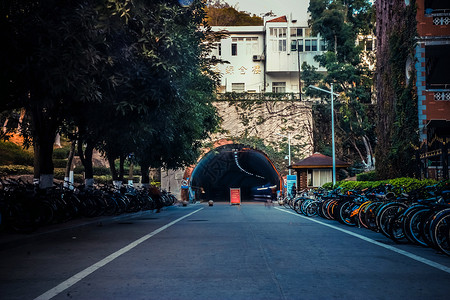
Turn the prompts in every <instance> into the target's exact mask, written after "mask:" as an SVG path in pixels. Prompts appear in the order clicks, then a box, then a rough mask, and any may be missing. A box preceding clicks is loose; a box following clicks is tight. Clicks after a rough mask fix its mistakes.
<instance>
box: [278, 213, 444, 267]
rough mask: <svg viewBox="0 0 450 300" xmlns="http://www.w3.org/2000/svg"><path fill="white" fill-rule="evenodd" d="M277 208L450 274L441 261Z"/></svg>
mask: <svg viewBox="0 0 450 300" xmlns="http://www.w3.org/2000/svg"><path fill="white" fill-rule="evenodd" d="M275 209H278V210H279V211H282V212H285V213H288V214H292V215H294V216H297V217H301V218H303V219H306V220H309V221H311V222H316V223H318V224H321V225H324V226H327V227H330V228H333V229H335V230H338V231H341V232H343V233H346V234H349V235H351V236H354V237H356V238H358V239H361V240H363V241H366V242H369V243H372V244H374V245H377V246H380V247H383V248H385V249H388V250H391V251H393V252H396V253H398V254H401V255H404V256H406V257H409V258H411V259H414V260H416V261H418V262H421V263H424V264H426V265H429V266H431V267H433V268H436V269H439V270H441V271H444V272H446V273H449V274H450V268H449V267H446V266H444V265H441V264H439V263H437V262H434V261H432V260H429V259H426V258H423V257H421V256H418V255H415V254H412V253H410V252H408V251H404V250H401V249H398V248H395V247H392V246H390V245H386V244H383V243H380V242H377V241H375V240H372V239H371V238H368V237H365V236H363V235H360V234H357V233H354V232H351V231H349V230H346V229H342V228H339V227H336V226H334V225H330V224H327V223H324V222H321V221H318V220H315V219H312V218H308V217H305V216H302V215H299V214H297V213H294V212H291V211H288V210H285V209H281V208H279V207H275Z"/></svg>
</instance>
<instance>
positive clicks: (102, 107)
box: [0, 0, 218, 174]
mask: <svg viewBox="0 0 450 300" xmlns="http://www.w3.org/2000/svg"><path fill="white" fill-rule="evenodd" d="M4 2H5V3H3V4H2V10H1V12H0V13H1V16H0V17H1V18H0V27H1V28H2V30H1V32H0V34H1V38H2V42H3V44H4V45H5V47H4V48H2V51H4V52H2V54H3V55H2V56H1V58H0V86H1V87H2V88H1V89H0V98H1V99H2V101H1V102H0V112H1V113H3V112H6V111H8V112H9V111H12V110H14V109H21V108H25V110H26V112H27V115H26V116H25V118H24V121H23V123H22V128H23V134H25V137H26V138H27V141H28V142H31V141H33V142H34V143H35V146H36V147H35V149H36V152H37V153H39V154H40V155H39V161H38V169H37V170H36V172H37V173H45V174H51V173H52V172H53V168H52V163H51V159H52V156H51V154H52V149H53V148H52V145H53V141H54V136H55V134H56V132H57V131H60V130H62V131H63V133H64V132H65V133H70V134H71V135H73V138H74V139H78V141H79V144H80V145H93V146H94V147H95V148H97V149H99V150H101V151H102V152H103V153H106V154H107V156H108V157H109V158H111V159H115V158H117V157H126V156H128V155H129V154H130V153H133V152H134V153H135V155H136V160H138V161H141V162H142V161H144V160H145V163H146V164H147V165H148V164H150V165H152V166H156V167H158V166H162V165H165V166H168V167H177V166H182V165H187V164H190V163H192V162H195V160H196V158H197V156H198V153H199V149H200V146H201V145H200V142H199V141H200V140H202V139H204V138H205V137H207V136H208V134H209V133H210V132H212V131H214V130H215V129H216V126H217V124H218V117H217V115H216V111H215V108H214V107H213V106H212V104H211V101H212V100H213V99H214V91H215V84H216V79H217V77H216V75H215V74H213V73H211V72H210V71H208V70H209V69H210V68H209V64H210V63H211V60H210V59H207V58H206V56H207V50H208V49H210V46H211V43H212V41H213V39H209V40H208V39H207V38H208V37H211V36H213V34H211V30H210V28H209V26H208V25H207V24H204V23H202V22H203V20H204V18H205V12H204V10H203V8H204V1H194V3H193V5H192V6H190V7H189V8H181V7H180V6H179V5H178V4H177V3H176V1H165V0H155V1H144V0H136V1H122V0H108V1H101V0H88V1H85V2H83V3H81V2H79V1H63V2H62V3H61V2H60V1H55V0H49V1H25V0H19V1H15V0H7V1H4ZM202 24H203V25H205V26H204V27H203V28H202V29H200V25H202ZM2 117H3V114H2ZM74 128H77V129H78V131H77V132H76V134H74V132H75V130H74ZM38 150H39V151H38ZM59 151H60V150H57V151H56V153H55V157H57V158H61V159H62V158H66V157H67V156H65V157H62V156H63V154H62V153H59ZM63 151H64V150H61V152H63ZM80 154H81V153H80ZM87 170H89V167H87Z"/></svg>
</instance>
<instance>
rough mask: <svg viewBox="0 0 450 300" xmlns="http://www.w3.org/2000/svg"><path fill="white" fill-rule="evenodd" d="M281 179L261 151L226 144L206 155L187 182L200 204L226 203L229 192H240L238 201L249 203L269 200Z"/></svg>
mask: <svg viewBox="0 0 450 300" xmlns="http://www.w3.org/2000/svg"><path fill="white" fill-rule="evenodd" d="M280 179H281V178H280V175H279V173H278V171H277V170H276V168H275V167H274V165H273V163H272V161H271V160H270V159H269V158H268V157H267V155H265V154H264V153H263V152H262V151H259V150H257V149H252V148H250V147H248V146H245V145H243V144H228V145H223V146H220V147H217V148H215V149H213V150H211V151H209V152H208V153H207V154H206V155H205V156H204V157H203V158H202V159H201V160H200V161H199V163H198V164H197V166H196V167H195V169H194V171H193V172H192V175H191V180H190V182H191V188H192V190H193V191H194V192H195V193H196V194H197V199H200V200H214V201H229V200H230V188H240V189H241V200H243V201H248V200H262V199H264V197H270V195H271V194H272V191H276V190H279V188H280ZM261 195H263V196H262V197H260V196H261Z"/></svg>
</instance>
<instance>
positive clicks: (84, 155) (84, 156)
mask: <svg viewBox="0 0 450 300" xmlns="http://www.w3.org/2000/svg"><path fill="white" fill-rule="evenodd" d="M93 152H94V144H93V143H92V142H87V144H86V148H85V149H84V151H83V144H82V143H81V142H79V143H78V155H79V156H80V160H81V163H82V164H83V166H84V183H85V185H86V188H89V189H90V188H92V187H93V185H94V169H93V166H92V155H93Z"/></svg>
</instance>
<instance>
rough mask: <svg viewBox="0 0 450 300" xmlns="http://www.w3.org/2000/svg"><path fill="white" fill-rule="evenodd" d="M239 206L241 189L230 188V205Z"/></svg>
mask: <svg viewBox="0 0 450 300" xmlns="http://www.w3.org/2000/svg"><path fill="white" fill-rule="evenodd" d="M233 204H238V205H240V204H241V189H240V188H230V205H233Z"/></svg>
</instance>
